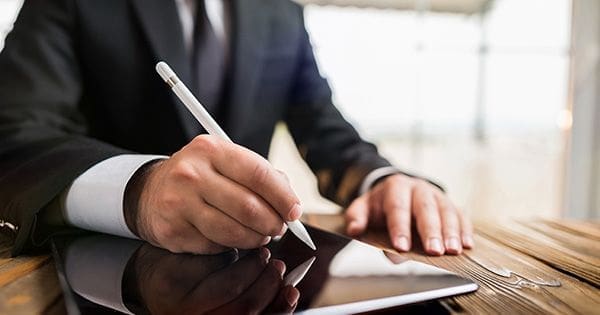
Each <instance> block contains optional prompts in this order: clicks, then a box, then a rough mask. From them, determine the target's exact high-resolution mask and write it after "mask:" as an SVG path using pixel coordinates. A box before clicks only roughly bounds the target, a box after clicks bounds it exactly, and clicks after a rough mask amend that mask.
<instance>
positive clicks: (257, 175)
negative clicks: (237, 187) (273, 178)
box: [252, 163, 270, 184]
mask: <svg viewBox="0 0 600 315" xmlns="http://www.w3.org/2000/svg"><path fill="white" fill-rule="evenodd" d="M269 174H270V169H269V167H268V166H267V165H265V164H264V163H258V164H256V166H255V167H254V171H253V172H252V179H254V181H255V183H257V184H264V183H266V182H267V181H268V179H269Z"/></svg>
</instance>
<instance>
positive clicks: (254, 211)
mask: <svg viewBox="0 0 600 315" xmlns="http://www.w3.org/2000/svg"><path fill="white" fill-rule="evenodd" d="M242 211H244V215H245V217H246V218H247V219H248V220H256V219H257V218H259V217H260V203H259V201H258V200H257V198H256V197H254V196H252V197H246V198H245V199H244V200H243V201H242Z"/></svg>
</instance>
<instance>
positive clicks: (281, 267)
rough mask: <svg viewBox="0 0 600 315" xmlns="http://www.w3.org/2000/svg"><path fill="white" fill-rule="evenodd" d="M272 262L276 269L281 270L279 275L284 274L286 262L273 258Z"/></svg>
mask: <svg viewBox="0 0 600 315" xmlns="http://www.w3.org/2000/svg"><path fill="white" fill-rule="evenodd" d="M271 262H272V263H273V267H275V269H276V270H277V271H278V272H279V275H280V276H283V274H284V273H285V264H284V263H283V261H281V260H279V259H273V260H272V261H271Z"/></svg>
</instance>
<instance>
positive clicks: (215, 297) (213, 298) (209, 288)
mask: <svg viewBox="0 0 600 315" xmlns="http://www.w3.org/2000/svg"><path fill="white" fill-rule="evenodd" d="M270 259H271V252H270V251H269V250H268V249H266V248H264V247H263V248H260V249H258V250H257V251H256V252H253V253H251V254H249V255H247V256H245V257H243V258H241V259H240V260H239V261H237V262H236V263H234V264H232V265H230V266H229V267H226V268H223V269H220V270H218V271H215V272H213V273H212V274H210V275H209V276H208V277H206V278H205V280H204V281H202V282H201V283H200V284H199V285H198V286H197V287H196V288H195V290H194V291H193V292H191V293H190V294H189V298H188V300H189V301H190V304H191V306H194V307H195V309H193V311H191V312H190V313H204V312H208V311H210V310H212V309H215V308H218V307H220V306H222V305H225V304H227V303H229V302H231V301H233V300H234V299H236V298H238V297H239V296H240V295H241V294H242V293H243V292H244V291H246V290H247V289H248V288H249V287H250V286H251V285H252V284H253V283H254V282H255V281H256V280H257V279H258V278H259V277H260V276H261V274H262V273H263V271H264V270H265V268H266V267H267V265H268V264H269V261H270ZM234 314H235V313H234Z"/></svg>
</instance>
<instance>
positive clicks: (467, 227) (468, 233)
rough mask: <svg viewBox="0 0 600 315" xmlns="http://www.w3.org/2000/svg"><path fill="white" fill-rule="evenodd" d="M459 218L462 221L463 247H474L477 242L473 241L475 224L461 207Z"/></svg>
mask: <svg viewBox="0 0 600 315" xmlns="http://www.w3.org/2000/svg"><path fill="white" fill-rule="evenodd" d="M458 218H459V221H460V227H461V238H462V244H463V247H464V248H473V246H475V242H474V241H473V225H472V224H471V220H469V218H467V217H466V216H465V215H464V214H463V212H462V211H460V209H459V210H458Z"/></svg>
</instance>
